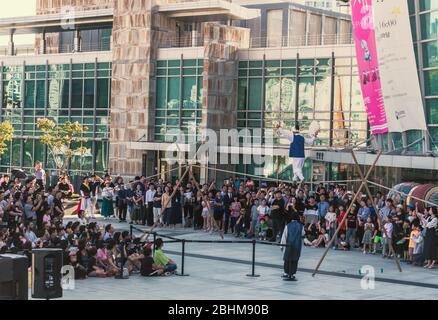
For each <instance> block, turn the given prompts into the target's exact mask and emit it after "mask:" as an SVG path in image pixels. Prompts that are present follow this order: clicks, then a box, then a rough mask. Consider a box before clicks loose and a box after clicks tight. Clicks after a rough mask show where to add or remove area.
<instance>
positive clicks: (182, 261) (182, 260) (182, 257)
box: [178, 239, 188, 276]
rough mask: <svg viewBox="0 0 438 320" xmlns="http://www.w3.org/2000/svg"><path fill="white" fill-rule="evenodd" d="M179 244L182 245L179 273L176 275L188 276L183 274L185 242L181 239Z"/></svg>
mask: <svg viewBox="0 0 438 320" xmlns="http://www.w3.org/2000/svg"><path fill="white" fill-rule="evenodd" d="M181 244H182V249H181V273H180V274H178V275H179V276H188V274H185V273H184V260H185V259H184V258H185V255H186V240H185V239H182V241H181Z"/></svg>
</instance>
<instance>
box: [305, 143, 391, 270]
mask: <svg viewBox="0 0 438 320" xmlns="http://www.w3.org/2000/svg"><path fill="white" fill-rule="evenodd" d="M381 154H382V151H380V152H379V153H378V154H377V157H376V159H375V160H374V162H373V164H372V165H371V167H370V168H369V170H368V172H367V174H366V176H365V179H364V180H362V182H361V184H360V187H359V190H357V192H356V193H355V195H354V197H353V199H352V200H351V203H350V205H349V206H348V209H347V212H346V213H345V216H344V217H343V218H342V221H341V222H340V223H339V225H338V227H337V228H336V231H335V234H334V235H333V237H332V238H331V239H330V241H329V243H328V244H327V247H326V248H325V250H324V253H323V255H322V257H321V259H319V261H318V264H317V266H316V268H315V270H314V271H313V273H312V277H314V276H315V274H316V273H317V272H318V270H319V267H320V266H321V264H322V262H323V261H324V259H325V257H326V256H327V253H328V251H329V250H330V248H331V246H332V244H333V241H334V240H335V239H336V237H337V236H338V233H339V231H340V230H341V226H342V225H343V224H344V222H345V220H346V219H347V216H348V214H349V213H350V211H351V209H352V208H353V204H354V203H355V202H356V199H357V196H358V195H359V193H360V192H361V191H362V188H363V187H364V185H365V184H366V182H365V181H367V179H368V177H369V175H370V174H371V172H372V171H373V169H374V167H375V166H376V164H377V161H378V160H379V158H380V156H381Z"/></svg>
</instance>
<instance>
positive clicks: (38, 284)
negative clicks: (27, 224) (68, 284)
mask: <svg viewBox="0 0 438 320" xmlns="http://www.w3.org/2000/svg"><path fill="white" fill-rule="evenodd" d="M62 261H63V260H62V250H61V249H34V250H32V298H34V299H55V298H61V297H62V287H61V278H62V276H61V268H62Z"/></svg>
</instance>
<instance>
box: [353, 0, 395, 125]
mask: <svg viewBox="0 0 438 320" xmlns="http://www.w3.org/2000/svg"><path fill="white" fill-rule="evenodd" d="M351 12H352V19H353V33H354V42H355V44H356V58H357V67H358V71H359V77H360V85H361V89H362V97H363V100H364V104H365V108H366V110H367V113H368V121H369V123H370V127H371V133H372V134H382V133H386V132H388V123H387V119H386V113H385V105H384V102H383V95H382V86H381V82H380V75H379V62H378V61H377V50H376V35H375V32H374V24H373V11H372V0H354V1H351Z"/></svg>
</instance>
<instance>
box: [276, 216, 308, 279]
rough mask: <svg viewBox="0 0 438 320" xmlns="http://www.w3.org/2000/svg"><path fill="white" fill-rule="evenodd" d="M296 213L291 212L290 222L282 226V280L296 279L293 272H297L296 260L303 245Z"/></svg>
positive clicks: (300, 227) (301, 232)
mask: <svg viewBox="0 0 438 320" xmlns="http://www.w3.org/2000/svg"><path fill="white" fill-rule="evenodd" d="M299 220H300V216H299V215H298V213H295V214H292V216H291V217H290V222H289V223H288V224H287V225H286V227H285V228H284V232H283V236H282V237H281V244H283V245H287V246H282V247H281V250H282V251H283V252H284V255H283V260H284V274H283V280H285V281H297V279H296V278H295V274H296V273H297V268H298V260H300V256H301V247H302V245H303V235H304V229H303V225H302V224H301V222H300V221H299Z"/></svg>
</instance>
